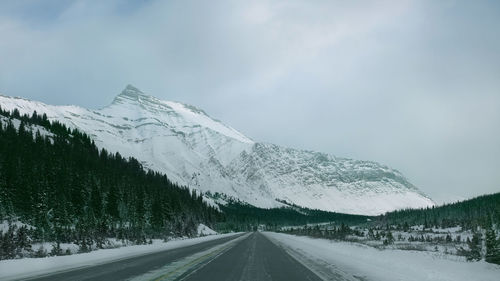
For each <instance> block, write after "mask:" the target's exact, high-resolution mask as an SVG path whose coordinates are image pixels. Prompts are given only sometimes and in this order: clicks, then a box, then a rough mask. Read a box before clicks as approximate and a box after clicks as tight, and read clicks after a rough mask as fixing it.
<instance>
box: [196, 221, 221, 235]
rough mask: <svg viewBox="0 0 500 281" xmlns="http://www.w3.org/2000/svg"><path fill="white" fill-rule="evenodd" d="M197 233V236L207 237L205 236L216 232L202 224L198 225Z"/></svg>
mask: <svg viewBox="0 0 500 281" xmlns="http://www.w3.org/2000/svg"><path fill="white" fill-rule="evenodd" d="M197 232H198V236H207V235H215V234H217V232H216V231H215V230H213V229H211V228H210V227H208V226H206V225H204V224H202V223H200V224H199V225H198V229H197Z"/></svg>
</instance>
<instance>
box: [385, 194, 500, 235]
mask: <svg viewBox="0 0 500 281" xmlns="http://www.w3.org/2000/svg"><path fill="white" fill-rule="evenodd" d="M377 222H378V223H380V224H386V223H389V224H401V225H404V224H406V225H419V224H421V225H424V227H427V226H435V227H439V226H441V227H451V226H457V225H460V226H462V228H464V229H473V228H476V227H477V226H481V227H483V228H490V227H491V226H492V224H494V225H496V226H498V227H500V193H495V194H490V195H483V196H479V197H476V198H473V199H470V200H465V201H461V202H456V203H451V204H445V205H443V206H438V207H430V208H422V209H406V210H399V211H394V212H389V213H386V214H385V215H382V216H380V217H379V219H378V220H377Z"/></svg>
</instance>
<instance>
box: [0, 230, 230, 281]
mask: <svg viewBox="0 0 500 281" xmlns="http://www.w3.org/2000/svg"><path fill="white" fill-rule="evenodd" d="M237 234H239V233H228V234H221V235H211V236H204V237H198V238H192V239H184V240H172V241H169V242H162V240H154V241H153V244H151V245H136V246H128V247H122V248H116V249H105V250H97V251H93V252H90V253H84V254H76V255H70V256H56V257H47V258H25V259H16V260H2V261H0V280H10V279H20V278H27V277H30V276H37V275H43V274H47V273H51V272H56V271H61V270H68V269H73V268H81V267H87V266H93V265H98V264H102V263H107V262H111V261H116V260H120V259H124V258H130V257H134V256H140V255H144V254H149V253H154V252H160V251H165V250H170V249H175V248H181V247H186V246H190V245H194V244H198V243H202V242H206V241H211V240H216V239H220V238H224V237H229V236H234V235H237Z"/></svg>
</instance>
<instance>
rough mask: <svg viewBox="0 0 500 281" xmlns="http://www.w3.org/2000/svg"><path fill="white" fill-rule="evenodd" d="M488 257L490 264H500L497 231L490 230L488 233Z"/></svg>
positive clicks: (499, 244)
mask: <svg viewBox="0 0 500 281" xmlns="http://www.w3.org/2000/svg"><path fill="white" fill-rule="evenodd" d="M485 239H486V257H485V260H486V261H487V262H490V263H496V264H500V243H499V241H498V240H497V237H496V233H495V230H493V229H491V228H490V229H489V230H488V231H487V232H486V238H485Z"/></svg>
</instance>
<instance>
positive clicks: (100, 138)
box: [0, 85, 433, 215]
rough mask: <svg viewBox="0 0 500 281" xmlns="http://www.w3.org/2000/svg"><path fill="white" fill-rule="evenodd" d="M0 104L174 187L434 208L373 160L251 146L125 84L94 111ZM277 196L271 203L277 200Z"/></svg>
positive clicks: (249, 196)
mask: <svg viewBox="0 0 500 281" xmlns="http://www.w3.org/2000/svg"><path fill="white" fill-rule="evenodd" d="M0 106H1V107H2V108H3V109H6V110H13V109H15V108H17V109H18V110H19V111H20V112H21V113H22V114H24V113H28V114H30V113H32V112H33V111H37V112H38V113H39V114H43V113H45V114H47V116H48V118H49V120H58V121H60V122H62V123H64V124H66V125H68V126H70V127H76V128H78V129H80V130H82V131H84V132H86V133H87V134H89V135H90V136H91V137H92V139H93V140H94V141H95V142H96V144H97V145H98V146H99V147H103V148H106V149H107V150H109V151H118V152H120V154H122V155H123V156H132V157H135V158H137V159H139V161H141V163H142V164H143V165H144V166H145V167H147V168H150V169H153V170H157V171H160V172H164V173H166V174H167V175H168V176H169V178H171V179H172V180H173V181H176V182H178V183H179V184H183V185H187V186H189V187H191V188H195V189H198V190H201V191H204V192H205V191H210V192H211V193H212V194H213V193H215V192H219V193H223V194H226V195H228V196H231V197H235V198H237V199H239V200H242V201H245V202H248V203H250V204H252V205H255V206H258V207H266V208H267V207H277V206H281V205H283V203H281V202H284V201H286V202H289V203H293V204H296V205H299V206H304V207H308V208H318V209H321V210H326V211H337V212H345V213H352V214H367V215H376V214H380V213H383V212H386V211H391V210H395V209H399V208H406V207H425V206H430V205H433V202H432V200H430V199H429V198H428V197H426V196H425V195H424V194H423V193H421V192H420V191H419V190H418V189H417V188H416V187H414V186H413V185H412V184H411V183H409V182H408V181H407V180H406V179H405V178H404V176H403V175H401V173H399V172H398V171H396V170H393V169H391V168H388V167H386V166H383V165H380V164H378V163H375V162H368V161H357V160H351V159H344V158H336V157H334V156H332V155H328V154H324V153H318V152H311V151H304V150H296V149H291V148H285V147H280V146H277V145H273V144H264V143H256V142H254V141H253V140H251V139H250V138H248V137H246V136H244V135H243V134H241V133H240V132H238V131H236V130H235V129H233V128H231V127H229V126H226V125H224V124H223V123H221V122H220V121H218V120H215V119H213V118H211V117H209V116H208V115H207V114H206V113H205V112H204V111H203V110H200V109H197V108H195V107H193V106H190V105H185V104H182V103H178V102H170V101H161V100H159V99H157V98H154V97H152V96H150V95H147V94H144V93H143V92H141V91H140V90H138V89H137V88H135V87H133V86H130V85H129V86H127V87H126V88H125V90H123V92H122V93H121V94H119V95H118V96H117V97H116V98H115V100H114V101H113V102H112V104H111V105H109V106H107V107H104V108H102V109H99V110H88V109H84V108H81V107H76V106H51V105H46V104H43V103H40V102H35V101H30V100H26V99H21V98H12V97H6V96H0ZM277 200H278V201H277Z"/></svg>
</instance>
